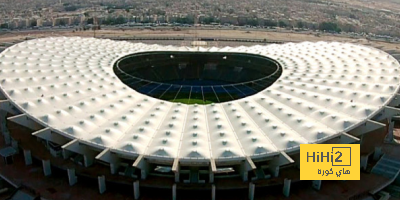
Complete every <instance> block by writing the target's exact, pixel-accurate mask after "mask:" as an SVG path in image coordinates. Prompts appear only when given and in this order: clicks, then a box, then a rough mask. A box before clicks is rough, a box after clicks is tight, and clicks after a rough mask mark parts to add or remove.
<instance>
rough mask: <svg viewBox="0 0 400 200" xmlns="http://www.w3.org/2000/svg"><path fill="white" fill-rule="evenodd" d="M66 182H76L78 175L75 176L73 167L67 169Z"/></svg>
mask: <svg viewBox="0 0 400 200" xmlns="http://www.w3.org/2000/svg"><path fill="white" fill-rule="evenodd" d="M67 173H68V182H69V185H70V186H73V185H75V183H77V182H78V177H76V176H75V169H67Z"/></svg>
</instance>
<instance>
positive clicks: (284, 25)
mask: <svg viewBox="0 0 400 200" xmlns="http://www.w3.org/2000/svg"><path fill="white" fill-rule="evenodd" d="M278 26H279V27H287V26H288V25H287V24H286V22H284V21H282V20H279V22H278Z"/></svg>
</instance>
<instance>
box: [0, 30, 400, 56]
mask: <svg viewBox="0 0 400 200" xmlns="http://www.w3.org/2000/svg"><path fill="white" fill-rule="evenodd" d="M57 36H67V37H69V36H79V37H93V36H94V32H93V31H78V32H73V31H72V30H56V31H50V30H48V31H24V32H13V33H3V34H1V35H0V43H1V42H13V41H18V40H24V39H25V38H26V37H57ZM96 37H184V38H185V41H187V42H185V43H182V42H179V43H177V42H176V41H175V42H172V41H171V43H172V44H173V45H189V44H190V42H189V41H191V40H193V39H194V38H196V37H212V38H241V39H261V40H263V39H266V40H269V41H275V40H277V41H292V42H301V41H311V42H316V41H338V42H352V43H358V44H364V45H371V46H374V47H380V48H382V49H384V50H397V51H400V44H399V43H388V42H380V41H368V40H366V39H357V38H349V37H343V36H338V35H329V34H326V35H320V36H317V35H316V34H315V33H311V32H310V33H293V32H270V31H268V32H267V31H246V30H194V29H191V30H181V31H173V30H162V29H161V30H147V29H144V30H139V29H130V30H118V29H117V30H99V31H96ZM154 43H157V41H154ZM160 43H161V44H168V43H165V42H160ZM211 45H213V46H224V45H226V44H224V43H223V42H220V44H218V43H215V42H214V43H211Z"/></svg>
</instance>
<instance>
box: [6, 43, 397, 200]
mask: <svg viewBox="0 0 400 200" xmlns="http://www.w3.org/2000/svg"><path fill="white" fill-rule="evenodd" d="M193 59H195V60H196V59H197V60H196V62H193ZM200 61H201V62H202V64H201V65H196V64H194V63H198V62H200ZM168 63H173V64H171V66H172V67H170V68H167V69H162V68H166V67H169V65H166V64H168ZM231 65H234V67H230V68H228V67H226V66H231ZM131 66H138V67H137V68H130V67H131ZM220 66H225V67H220ZM260 67H266V68H265V70H263V71H257V70H260ZM399 67H400V64H399V62H398V61H397V60H396V59H395V58H393V57H392V56H390V55H389V54H387V53H385V52H383V51H380V50H377V49H374V48H371V47H366V46H360V45H355V44H349V43H338V42H331V43H328V42H318V43H311V42H303V43H287V44H282V45H278V44H272V45H268V46H259V45H257V46H252V47H244V46H240V47H234V48H233V47H223V48H216V47H210V48H203V47H174V46H160V45H146V44H141V43H138V44H134V43H128V42H116V41H112V40H101V39H94V38H77V37H71V38H61V37H60V38H42V39H36V40H30V41H26V42H22V43H19V44H17V45H14V46H12V47H10V48H8V49H6V50H5V51H3V52H2V53H1V54H0V76H1V77H2V80H1V85H0V86H1V88H0V89H1V90H0V91H1V93H0V94H1V96H0V99H1V100H2V101H1V109H2V112H1V117H2V118H3V119H5V118H6V117H7V122H6V120H2V122H3V123H2V126H1V128H2V132H3V134H4V137H5V138H6V140H7V141H9V143H10V144H13V146H18V145H20V146H23V142H20V144H18V142H17V141H24V140H18V139H17V138H15V137H30V138H37V139H38V140H39V141H41V142H43V144H44V145H45V146H46V148H48V149H49V151H50V152H51V154H52V155H53V156H54V157H59V159H70V160H73V162H74V163H76V165H77V167H76V169H77V170H76V171H75V169H73V170H72V169H71V168H69V169H67V171H68V177H69V181H70V184H74V183H76V181H77V179H76V176H80V174H79V170H78V168H81V167H79V165H80V164H81V165H83V166H84V167H90V166H92V165H93V164H95V163H101V165H105V166H107V167H108V168H109V173H110V174H111V175H109V176H98V177H97V176H95V175H93V177H92V178H96V179H98V183H99V189H100V192H104V191H105V188H106V187H105V184H106V181H107V180H109V179H110V178H113V177H115V176H120V177H125V178H128V180H130V181H131V183H133V185H134V191H135V198H138V197H139V196H138V194H139V184H140V185H141V186H146V187H167V188H168V187H171V188H172V190H173V191H174V193H173V194H175V195H176V189H177V187H180V186H182V185H184V184H198V185H201V184H206V185H207V186H209V187H210V188H212V191H213V196H214V197H215V192H216V188H219V187H220V186H221V184H224V185H223V187H224V188H225V189H226V188H228V189H236V188H245V187H249V188H250V194H249V195H250V196H249V197H250V198H251V199H252V198H253V195H254V189H255V185H254V184H255V181H257V180H267V181H264V182H259V183H258V184H260V185H258V186H259V187H260V186H265V187H266V186H268V185H270V184H271V183H270V182H268V180H271V182H274V181H275V184H282V185H283V188H284V189H283V191H284V194H285V195H286V196H289V194H290V185H291V181H299V180H295V179H296V178H293V177H290V176H286V174H295V173H296V171H298V168H299V145H300V144H303V143H343V144H348V143H360V144H361V149H362V152H371V151H374V150H375V146H374V141H373V138H374V137H373V136H374V135H376V134H377V135H379V134H383V135H386V134H388V132H387V131H386V128H387V127H392V128H393V121H392V116H394V115H398V114H399V113H400V110H399V109H398V108H396V107H398V106H399V104H400V98H399V96H398V90H399V77H398V72H399ZM188 69H190V70H188ZM161 70H165V73H164V72H163V73H161V72H162V71H161ZM228 75H229V76H228ZM259 76H261V78H260V77H259ZM182 77H185V79H186V80H181V79H182ZM200 77H202V78H201V80H200ZM205 77H213V78H214V80H212V82H210V81H208V82H207V85H202V84H203V83H204V84H205V82H204V79H206V78H205ZM188 79H190V80H192V81H189V82H188V81H187V80H188ZM207 79H211V78H207ZM171 81H172V82H171ZM228 82H229V83H228ZM199 83H201V84H199ZM174 94H175V95H174ZM178 102H179V103H178ZM8 123H10V124H19V125H22V126H25V127H28V128H29V129H31V130H32V132H31V134H27V135H16V134H14V135H13V134H12V131H11V130H7V126H8V125H7V124H8ZM13 130H14V129H13ZM388 130H390V128H389V129H388ZM31 135H32V136H31ZM389 135H390V131H389ZM371 141H372V144H371ZM375 142H376V141H375ZM23 150H24V155H25V156H26V160H27V162H29V161H30V160H31V159H32V158H31V155H32V156H35V153H34V151H35V150H34V149H23ZM375 152H376V153H375V154H376V155H378V156H379V150H376V151H375ZM369 156H370V154H368V155H362V158H361V167H362V168H366V166H367V163H368V158H369ZM43 168H44V172H45V174H47V175H49V174H51V167H50V161H49V160H43ZM398 170H399V169H398ZM288 171H289V172H290V173H286V172H288ZM284 172H285V173H284ZM397 174H398V173H397ZM294 177H296V176H294ZM121 179H123V178H121ZM149 179H151V180H153V181H148V180H149ZM154 179H160V180H161V179H163V180H168V181H158V182H155V181H154ZM223 179H226V180H233V181H227V182H228V184H226V183H221V182H220V181H217V180H223ZM114 180H115V178H114ZM276 182H277V183H276ZM165 184H167V185H165ZM168 184H170V185H168ZM262 184H265V185H262ZM313 185H314V187H315V188H320V187H321V181H314V182H313ZM199 188H200V186H199ZM192 189H196V186H193V188H192Z"/></svg>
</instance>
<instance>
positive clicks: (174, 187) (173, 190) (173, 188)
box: [172, 184, 176, 200]
mask: <svg viewBox="0 0 400 200" xmlns="http://www.w3.org/2000/svg"><path fill="white" fill-rule="evenodd" d="M172 200H176V184H174V185H172Z"/></svg>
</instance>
